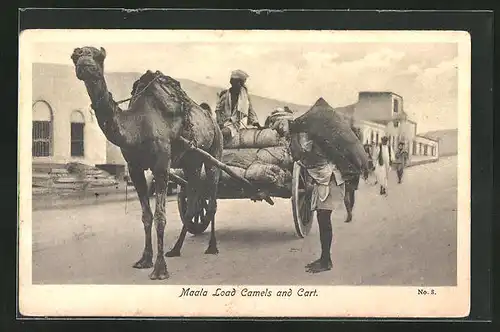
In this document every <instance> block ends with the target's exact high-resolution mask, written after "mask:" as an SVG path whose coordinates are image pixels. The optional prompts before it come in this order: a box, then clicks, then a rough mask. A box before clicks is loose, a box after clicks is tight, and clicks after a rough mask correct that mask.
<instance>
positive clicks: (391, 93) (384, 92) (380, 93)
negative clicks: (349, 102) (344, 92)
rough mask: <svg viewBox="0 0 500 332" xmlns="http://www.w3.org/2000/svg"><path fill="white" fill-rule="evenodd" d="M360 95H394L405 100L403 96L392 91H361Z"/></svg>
mask: <svg viewBox="0 0 500 332" xmlns="http://www.w3.org/2000/svg"><path fill="white" fill-rule="evenodd" d="M359 94H360V95H394V96H398V97H400V98H401V99H402V98H403V97H402V96H401V95H398V94H397V93H395V92H392V91H360V92H359Z"/></svg>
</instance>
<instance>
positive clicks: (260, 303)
mask: <svg viewBox="0 0 500 332" xmlns="http://www.w3.org/2000/svg"><path fill="white" fill-rule="evenodd" d="M74 40H79V41H80V42H81V43H83V44H85V43H89V44H91V45H93V44H96V43H97V44H99V43H123V42H130V43H132V42H134V43H137V42H142V43H146V42H158V43H160V42H204V43H207V42H221V41H224V42H231V41H238V42H248V43H252V42H265V41H270V42H273V43H286V42H292V41H293V42H302V43H310V42H313V43H330V42H337V43H338V42H354V43H360V42H405V43H408V42H447V43H458V45H459V56H458V59H459V62H458V66H459V70H458V72H459V76H458V77H459V80H458V81H459V93H458V108H459V110H458V116H459V123H458V124H459V130H458V202H457V216H458V220H457V222H458V225H457V234H458V239H457V257H458V261H457V274H458V275H457V286H456V287H435V288H434V290H435V291H436V292H437V293H438V294H439V295H437V296H418V295H417V287H374V286H352V287H345V286H318V287H314V288H316V289H317V290H318V293H319V294H320V296H318V297H313V298H299V297H293V298H291V299H284V298H279V297H241V296H235V297H232V298H214V297H210V296H208V297H197V298H179V297H178V296H179V293H180V290H181V289H182V286H178V285H175V286H173V285H172V286H169V285H165V284H162V285H161V287H154V286H114V285H102V286H101V285H99V286H98V285H79V286H76V285H54V286H48V285H33V284H32V280H31V275H32V266H31V264H32V233H31V218H32V216H31V214H32V204H31V181H32V180H31V172H32V169H31V168H32V166H31V152H30V151H31V125H30V124H31V114H32V109H31V108H32V95H31V94H32V91H31V84H32V76H31V75H32V74H31V64H32V54H33V53H32V50H31V45H32V44H33V43H34V42H53V43H57V42H68V41H74ZM470 69H471V46H470V36H469V34H468V33H467V32H461V31H293V32H291V31H274V30H273V31H262V30H249V31H207V30H199V31H198V30H175V31H173V30H171V31H168V30H167V31H165V30H163V31H158V30H156V31H153V30H147V31H141V30H126V31H120V30H30V31H24V32H23V33H22V34H21V36H20V91H19V107H20V111H19V156H20V157H19V161H20V162H19V170H20V174H19V188H20V200H19V204H20V205H19V208H20V216H19V310H20V312H21V314H23V315H27V316H68V315H71V316H139V317H140V316H180V317H188V316H196V317H200V316H206V317H209V316H230V317H234V316H243V317H245V316H260V317H287V316H288V317H293V316H298V317H306V316H313V317H464V316H467V315H468V314H469V310H470V98H471V97H470ZM184 287H188V285H185V286H184ZM192 287H197V286H196V285H193V286H192ZM216 287H217V286H203V288H204V289H206V290H208V292H209V294H210V293H211V292H213V291H214V290H215V288H216ZM225 287H227V288H230V287H233V286H230V285H225ZM234 287H235V288H236V289H237V292H239V290H241V289H242V288H244V287H246V286H244V285H238V286H234ZM248 288H251V289H261V290H264V289H266V288H268V289H270V290H274V292H276V290H277V289H283V288H284V289H288V288H291V289H292V290H293V291H294V292H296V290H298V289H299V288H300V286H298V285H294V286H286V285H283V286H280V287H276V286H248ZM325 303H327V305H325Z"/></svg>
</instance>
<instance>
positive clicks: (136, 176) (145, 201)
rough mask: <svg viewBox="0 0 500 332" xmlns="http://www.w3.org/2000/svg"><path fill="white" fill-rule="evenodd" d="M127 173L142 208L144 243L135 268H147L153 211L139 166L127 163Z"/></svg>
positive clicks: (149, 262)
mask: <svg viewBox="0 0 500 332" xmlns="http://www.w3.org/2000/svg"><path fill="white" fill-rule="evenodd" d="M129 173H130V178H131V179H132V182H133V183H134V187H135V190H136V191H137V195H138V196H139V201H140V203H141V208H142V223H143V225H144V234H145V244H144V251H143V253H142V257H141V259H139V260H138V261H137V262H136V263H135V264H134V268H136V269H148V268H150V267H152V266H153V245H152V243H151V227H152V225H153V213H152V212H151V206H150V205H149V196H148V187H147V184H146V178H145V176H144V171H143V170H142V169H141V168H137V167H134V166H131V165H130V164H129Z"/></svg>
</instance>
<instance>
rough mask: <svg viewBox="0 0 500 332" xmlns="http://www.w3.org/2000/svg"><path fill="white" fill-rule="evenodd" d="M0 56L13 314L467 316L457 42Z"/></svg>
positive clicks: (133, 46) (363, 39)
mask: <svg viewBox="0 0 500 332" xmlns="http://www.w3.org/2000/svg"><path fill="white" fill-rule="evenodd" d="M19 45H20V46H19V47H20V51H19V56H20V99H19V138H18V139H19V167H20V183H19V188H20V189H19V190H20V200H19V209H20V215H19V248H18V251H19V310H20V312H21V313H22V314H23V315H26V316H136V317H141V316H157V317H162V316H169V317H216V316H228V317H236V316H239V317H244V316H255V317H285V316H286V317H294V316H295V317H306V316H311V317H442V316H447V317H464V316H467V315H468V313H469V308H470V207H469V202H470V165H469V164H470V89H471V88H470V61H471V53H470V52H471V44H470V36H469V34H468V33H466V32H462V31H326V30H318V31H306V30H303V31H302V30H297V31H292V30H241V31H233V30H147V31H146V30H27V31H24V32H22V34H21V36H20V42H19ZM30 150H31V151H30Z"/></svg>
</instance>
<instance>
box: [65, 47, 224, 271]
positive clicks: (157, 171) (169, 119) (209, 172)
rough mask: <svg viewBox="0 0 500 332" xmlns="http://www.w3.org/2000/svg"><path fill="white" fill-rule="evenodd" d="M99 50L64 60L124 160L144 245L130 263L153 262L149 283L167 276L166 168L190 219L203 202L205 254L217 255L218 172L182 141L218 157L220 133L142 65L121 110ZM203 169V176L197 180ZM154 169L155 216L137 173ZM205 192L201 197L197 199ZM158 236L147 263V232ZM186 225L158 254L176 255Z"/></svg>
mask: <svg viewBox="0 0 500 332" xmlns="http://www.w3.org/2000/svg"><path fill="white" fill-rule="evenodd" d="M105 58H106V50H105V49H104V48H102V47H101V48H100V49H98V48H95V47H91V46H85V47H81V48H76V49H74V51H73V53H72V55H71V59H72V61H73V63H74V66H75V73H76V77H77V78H78V79H79V80H81V81H83V82H84V83H85V86H86V88H87V92H88V94H89V97H90V100H91V102H92V104H91V107H92V109H94V112H95V115H96V118H97V121H98V125H99V127H100V128H101V130H102V132H103V133H104V135H105V136H106V138H107V139H108V140H109V141H110V142H111V143H113V144H115V145H117V146H118V147H120V149H121V152H122V154H123V157H124V159H125V161H126V162H127V165H128V169H129V173H130V178H131V180H132V182H133V184H134V187H135V189H136V191H137V195H138V196H139V201H140V204H141V208H142V222H143V225H144V233H145V245H144V251H143V253H142V257H141V258H140V259H139V260H138V261H137V262H136V263H135V264H134V265H133V267H134V268H138V269H146V268H151V267H153V271H152V272H151V273H150V275H149V277H150V279H153V280H162V279H167V278H169V273H168V270H167V264H166V261H165V258H164V254H163V247H164V244H163V239H164V230H165V225H166V215H165V214H166V195H167V183H168V178H169V170H170V168H182V169H183V171H184V175H185V177H186V180H187V185H186V192H187V195H188V206H187V211H186V215H187V217H188V218H189V219H191V218H192V217H193V216H194V214H195V212H196V211H197V209H198V204H199V203H198V202H199V201H200V199H201V197H206V198H207V200H208V208H207V215H208V217H209V218H210V220H211V234H210V240H209V244H208V248H207V250H206V251H205V253H206V254H217V253H218V249H217V241H216V238H215V214H216V211H217V187H218V182H219V177H220V170H219V169H218V168H217V167H215V165H213V164H212V163H210V162H209V161H206V160H204V159H202V158H201V156H200V155H199V154H197V153H196V152H195V151H193V150H192V149H189V147H187V146H186V140H188V141H189V142H192V145H191V147H193V146H195V147H198V148H199V149H202V150H203V151H206V152H207V153H208V154H210V155H211V156H212V157H214V158H215V159H217V160H221V157H222V148H223V146H222V133H221V131H220V129H219V127H218V126H217V123H216V122H215V120H214V119H213V118H212V116H211V115H210V113H209V112H208V111H207V110H204V109H202V108H201V107H200V106H198V105H197V104H196V103H195V102H194V101H193V100H191V99H190V98H189V97H188V95H187V94H186V92H185V91H184V90H182V88H181V86H180V83H179V82H178V81H176V80H174V79H173V78H171V77H169V76H165V75H163V74H162V73H161V72H159V71H156V72H155V73H153V72H151V71H150V70H148V71H147V72H146V73H145V74H143V75H142V76H141V77H140V78H139V79H138V80H137V81H136V82H135V83H134V85H133V88H132V98H131V99H130V102H129V105H128V109H127V110H122V109H121V108H120V107H119V106H118V103H117V102H115V101H114V100H113V96H112V94H111V93H110V92H109V91H108V89H107V85H106V81H105V79H104V59H105ZM202 167H204V168H205V180H204V181H206V182H203V183H202V181H203V180H202V179H201V177H200V174H201V169H202ZM148 169H150V170H151V171H152V173H153V177H154V182H155V191H156V206H155V211H154V215H153V213H152V211H151V207H150V203H149V196H148V190H147V184H146V179H145V176H144V171H145V170H148ZM202 195H204V196H202ZM153 223H154V225H155V228H156V234H157V247H158V248H157V255H156V261H155V264H154V265H153V248H152V243H151V230H152V226H153ZM186 232H187V229H186V226H183V227H182V230H181V234H180V235H179V239H178V240H177V242H176V244H175V246H174V248H173V249H172V250H171V251H170V252H168V253H167V254H166V255H165V256H167V257H174V256H180V249H181V247H182V244H183V242H184V238H185V236H186Z"/></svg>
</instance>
